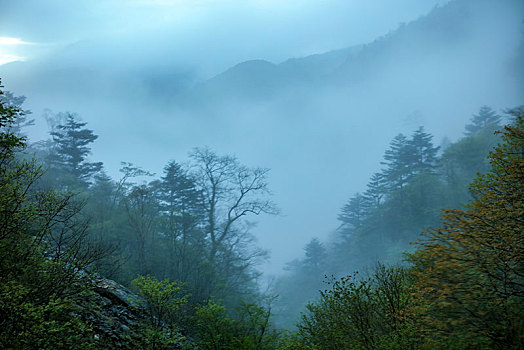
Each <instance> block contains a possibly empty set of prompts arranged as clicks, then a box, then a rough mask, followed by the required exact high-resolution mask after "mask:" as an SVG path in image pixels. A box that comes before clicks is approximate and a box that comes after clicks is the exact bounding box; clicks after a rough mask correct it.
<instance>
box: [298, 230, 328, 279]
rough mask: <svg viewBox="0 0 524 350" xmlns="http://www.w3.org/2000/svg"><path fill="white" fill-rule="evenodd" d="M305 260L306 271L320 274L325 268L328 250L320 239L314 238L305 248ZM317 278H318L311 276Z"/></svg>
mask: <svg viewBox="0 0 524 350" xmlns="http://www.w3.org/2000/svg"><path fill="white" fill-rule="evenodd" d="M304 251H305V256H306V257H305V259H304V262H303V265H304V267H305V268H306V270H307V271H308V272H310V273H313V274H315V273H316V274H318V273H319V271H320V269H321V268H323V266H322V265H323V263H324V260H325V259H326V257H327V253H326V248H324V245H323V244H322V243H321V242H320V241H319V240H318V238H313V239H312V240H311V241H310V242H309V243H308V244H307V245H306V247H305V248H304ZM311 277H317V276H311Z"/></svg>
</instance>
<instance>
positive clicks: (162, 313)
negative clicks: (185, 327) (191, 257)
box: [133, 276, 187, 349]
mask: <svg viewBox="0 0 524 350" xmlns="http://www.w3.org/2000/svg"><path fill="white" fill-rule="evenodd" d="M133 284H134V285H135V286H136V287H137V289H138V295H139V296H140V297H141V298H140V299H138V300H136V303H137V306H138V307H139V308H141V309H145V310H146V313H147V321H146V322H145V323H142V324H140V325H139V326H138V329H137V331H138V332H139V333H140V335H141V338H142V341H143V343H142V345H143V346H145V347H146V348H147V349H165V348H168V347H170V346H173V345H174V344H177V343H179V342H181V341H182V340H184V337H183V336H182V335H181V334H180V333H179V328H180V324H179V321H180V319H181V317H180V315H179V314H178V313H179V311H180V308H181V306H182V305H183V304H185V303H187V296H185V295H184V296H182V295H181V294H182V284H181V283H180V282H169V281H168V280H163V281H158V280H157V279H156V278H154V277H151V276H139V277H138V278H136V279H134V280H133Z"/></svg>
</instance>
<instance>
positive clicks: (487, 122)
mask: <svg viewBox="0 0 524 350" xmlns="http://www.w3.org/2000/svg"><path fill="white" fill-rule="evenodd" d="M501 119H502V118H501V117H500V116H499V115H498V114H497V113H495V111H494V110H492V109H491V108H490V107H488V106H482V107H480V110H479V114H476V115H475V114H474V115H473V118H471V124H468V125H466V131H465V132H464V134H465V135H466V136H473V135H475V134H476V133H478V132H479V131H480V130H482V129H483V128H485V127H491V128H497V127H499V126H500V121H501Z"/></svg>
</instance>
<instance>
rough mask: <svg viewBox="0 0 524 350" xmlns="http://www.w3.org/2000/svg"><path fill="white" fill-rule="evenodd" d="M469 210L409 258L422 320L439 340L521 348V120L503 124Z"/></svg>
mask: <svg viewBox="0 0 524 350" xmlns="http://www.w3.org/2000/svg"><path fill="white" fill-rule="evenodd" d="M502 139H503V143H502V144H499V145H498V146H497V147H496V148H495V149H494V151H493V152H491V154H490V156H489V159H490V163H491V166H492V170H491V171H490V172H488V173H487V174H486V175H481V176H479V177H478V178H477V179H476V180H475V181H474V183H473V185H472V186H471V191H472V193H473V197H474V198H475V199H474V201H472V202H471V203H470V204H469V205H468V206H467V207H466V209H464V210H458V209H456V210H446V211H444V214H443V225H442V226H440V227H436V228H434V229H431V230H429V231H428V232H427V233H426V235H427V239H425V240H421V241H420V242H419V246H420V248H419V250H418V251H417V252H416V253H415V254H413V255H412V259H413V261H414V263H415V265H416V267H417V269H418V272H417V277H418V281H417V286H418V291H417V295H418V298H419V300H420V305H421V310H420V312H421V315H422V320H423V321H424V322H425V323H426V326H427V332H428V334H430V335H431V336H432V337H433V338H434V339H435V340H436V341H439V340H441V339H451V341H454V342H458V343H459V344H462V345H463V346H466V344H468V346H474V347H476V348H481V347H496V348H501V349H521V348H522V346H523V344H524V338H523V336H522V335H523V334H524V323H523V322H522V313H523V312H524V309H523V305H524V236H523V233H522V232H523V231H524V220H523V218H524V202H523V198H524V191H523V189H524V186H523V185H524V114H522V113H520V114H519V115H517V116H516V119H515V121H514V124H513V125H510V126H506V127H505V131H504V133H503V136H502Z"/></svg>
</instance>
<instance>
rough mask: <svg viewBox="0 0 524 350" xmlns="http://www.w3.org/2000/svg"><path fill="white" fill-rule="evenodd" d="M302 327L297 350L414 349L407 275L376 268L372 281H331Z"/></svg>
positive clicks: (304, 317)
mask: <svg viewBox="0 0 524 350" xmlns="http://www.w3.org/2000/svg"><path fill="white" fill-rule="evenodd" d="M329 284H330V288H329V289H326V290H324V291H321V292H320V300H319V301H318V302H315V303H310V304H308V306H307V310H308V311H307V313H305V314H304V315H302V319H301V321H300V323H299V324H298V339H295V342H297V343H298V344H296V345H295V348H297V349H370V350H371V349H412V348H416V344H417V341H418V340H417V337H416V333H415V327H414V325H413V322H414V321H415V320H414V319H412V318H411V317H410V309H411V307H412V305H413V297H412V296H411V286H412V283H411V279H410V273H409V270H406V269H403V268H400V267H386V266H384V265H380V264H379V265H378V266H377V267H376V269H375V271H374V272H373V274H372V275H371V276H370V277H369V278H364V279H358V278H356V277H355V276H346V277H342V278H340V279H336V280H335V279H334V280H332V281H330V282H329Z"/></svg>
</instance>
